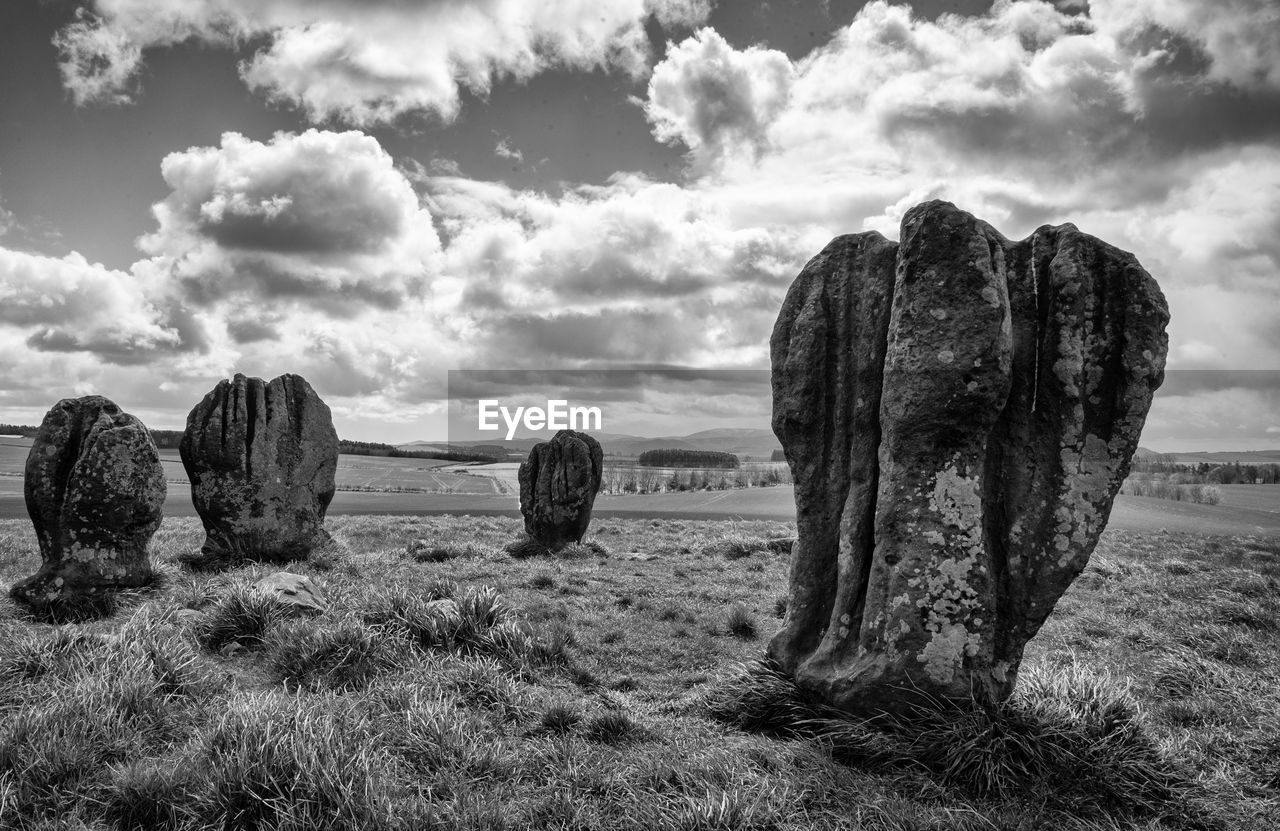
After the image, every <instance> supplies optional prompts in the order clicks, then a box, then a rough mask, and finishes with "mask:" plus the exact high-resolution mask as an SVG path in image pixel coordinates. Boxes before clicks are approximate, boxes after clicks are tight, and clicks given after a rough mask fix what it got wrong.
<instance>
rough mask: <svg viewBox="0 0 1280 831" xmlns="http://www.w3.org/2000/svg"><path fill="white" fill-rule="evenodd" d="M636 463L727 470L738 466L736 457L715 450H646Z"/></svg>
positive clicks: (646, 465) (673, 448)
mask: <svg viewBox="0 0 1280 831" xmlns="http://www.w3.org/2000/svg"><path fill="white" fill-rule="evenodd" d="M636 463H637V464H639V465H641V466H642V467H703V468H727V469H733V468H736V467H737V466H738V457H737V456H735V455H733V454H732V453H721V452H719V451H717V450H681V449H679V448H675V447H671V448H659V449H657V450H646V451H644V452H643V453H641V454H640V457H639V458H638V459H637V460H636Z"/></svg>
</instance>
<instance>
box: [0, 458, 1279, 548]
mask: <svg viewBox="0 0 1280 831" xmlns="http://www.w3.org/2000/svg"><path fill="white" fill-rule="evenodd" d="M29 448H30V441H29V440H26V439H0V519H17V518H24V517H26V515H27V513H26V507H25V504H24V503H23V498H22V468H23V465H24V463H25V462H26V458H27V452H28V450H29ZM161 457H162V461H163V462H164V465H165V474H166V477H167V478H168V480H169V493H168V497H167V499H166V501H165V507H164V510H165V514H166V516H195V508H194V507H193V506H192V504H191V496H190V489H189V487H188V486H187V485H186V484H185V482H186V479H185V473H184V472H183V470H182V464H181V462H180V461H179V459H178V453H177V451H176V450H162V451H161ZM518 468H519V465H518V464H514V463H510V462H504V463H495V464H455V463H452V462H445V461H440V460H435V459H397V458H389V457H378V456H348V455H342V456H339V457H338V473H337V479H338V493H337V494H336V495H335V496H334V499H333V503H332V505H331V506H330V508H329V513H330V514H333V515H362V514H378V515H433V514H470V515H472V516H518V515H519V509H520V503H519V485H518V484H517V482H516V470H517V469H518ZM1219 487H1220V489H1221V491H1222V502H1221V503H1220V504H1218V505H1197V504H1193V503H1187V502H1172V501H1169V500H1163V499H1153V498H1146V497H1134V496H1120V497H1117V499H1116V502H1115V507H1114V509H1113V510H1112V512H1111V520H1110V522H1109V523H1108V527H1109V528H1112V529H1115V530H1131V531H1162V530H1163V531H1171V532H1192V533H1205V534H1256V535H1263V536H1277V535H1280V485H1223V486H1219ZM594 513H595V515H596V516H598V517H628V516H645V517H654V518H659V519H663V518H666V519H683V520H698V519H705V520H714V519H763V520H776V521H782V522H790V521H792V520H794V518H795V502H794V496H793V491H792V487H791V486H790V485H779V486H776V487H767V488H737V489H732V490H723V491H714V490H713V491H702V490H699V491H687V492H676V493H650V494H601V495H600V496H598V497H597V498H596V502H595V512H594Z"/></svg>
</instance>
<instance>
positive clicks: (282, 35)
mask: <svg viewBox="0 0 1280 831" xmlns="http://www.w3.org/2000/svg"><path fill="white" fill-rule="evenodd" d="M91 9H92V11H91V12H87V13H85V14H82V15H81V16H80V18H79V19H78V20H77V21H76V22H74V23H72V24H71V25H69V26H68V27H66V28H65V29H63V30H62V31H61V32H59V34H58V36H57V38H56V44H57V46H58V48H59V50H60V53H61V56H62V60H61V69H62V74H63V79H64V83H65V85H66V87H67V88H68V89H69V90H70V91H71V92H72V94H73V96H74V97H75V99H76V100H77V101H78V102H81V103H84V102H88V101H104V102H121V101H126V100H129V98H130V96H131V84H132V83H133V82H134V80H135V79H136V77H137V74H138V71H139V70H140V68H141V66H142V63H143V60H144V59H145V53H146V51H147V50H149V49H155V48H161V47H165V46H171V45H173V44H175V43H180V42H182V41H185V40H188V39H197V40H201V41H204V42H209V43H216V44H228V43H242V42H245V41H247V40H250V39H266V41H267V43H266V45H265V46H264V47H263V48H262V49H260V50H259V51H257V52H256V53H255V54H254V55H253V56H252V57H250V58H248V59H246V60H245V61H243V62H242V64H241V67H240V74H241V76H242V78H243V79H244V81H245V83H246V84H248V85H249V86H250V87H252V88H254V89H256V90H259V91H261V92H263V93H265V94H266V95H267V96H269V97H271V98H272V99H275V100H280V101H284V102H287V103H290V104H293V105H296V106H298V107H300V108H302V109H303V110H304V111H305V112H306V113H307V114H308V116H309V117H310V118H312V119H313V120H315V121H325V120H328V119H340V120H343V121H345V122H347V123H350V124H355V125H370V124H375V123H379V122H388V121H393V120H395V119H397V118H399V117H401V116H404V115H406V114H410V113H433V114H435V115H438V116H440V117H441V118H444V119H446V120H449V119H452V118H453V117H455V116H456V115H457V113H458V108H459V101H460V90H461V89H462V88H466V89H468V90H470V91H472V92H474V93H476V94H479V95H484V94H486V93H487V92H488V91H489V89H490V88H491V86H492V84H493V82H494V81H495V80H496V79H499V78H514V79H517V80H527V79H529V78H531V77H533V76H534V75H536V74H538V73H539V72H542V71H544V70H546V69H548V68H551V67H565V68H571V69H592V68H599V67H603V68H608V69H614V70H619V71H622V72H625V73H628V74H630V75H632V76H639V75H641V74H643V73H644V72H645V71H646V69H647V62H648V57H649V45H648V39H647V37H646V35H645V31H644V25H645V22H646V21H647V20H649V19H650V18H653V19H656V20H657V21H658V22H660V23H662V24H663V25H666V26H691V25H695V24H696V23H698V22H701V21H702V20H704V19H705V18H706V16H707V14H708V13H709V11H710V0H570V2H527V0H468V2H445V0H429V1H428V2H422V3H415V4H406V3H403V2H401V1H400V0H376V2H363V1H361V2H357V0H327V1H326V2H320V3H315V2H308V1H307V0H286V1H285V2H280V3H270V4H265V3H260V2H257V0H219V2H216V3H200V4H192V3H189V2H185V0H164V1H163V2H159V3H157V2H153V0H93V2H92V6H91Z"/></svg>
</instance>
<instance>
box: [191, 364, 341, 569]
mask: <svg viewBox="0 0 1280 831" xmlns="http://www.w3.org/2000/svg"><path fill="white" fill-rule="evenodd" d="M180 453H181V456H182V464H183V466H184V467H185V468H186V470H187V476H188V477H189V478H190V480H191V499H192V501H193V502H194V503H195V507H196V512H197V513H199V514H200V519H201V521H202V522H203V523H204V529H205V535H206V538H205V542H204V546H203V548H202V549H201V553H202V555H203V556H204V557H206V558H209V559H214V560H217V559H225V558H232V559H237V558H245V559H252V560H268V561H286V560H298V559H305V558H306V557H307V555H308V554H310V552H311V551H312V549H314V548H316V547H319V546H322V545H325V544H327V543H329V542H330V541H331V538H330V537H329V534H328V532H326V531H325V530H324V514H325V510H326V509H327V508H328V507H329V502H330V501H331V500H332V499H333V494H334V489H335V483H334V474H335V472H336V470H337V466H338V434H337V432H336V431H335V430H334V427H333V416H332V415H331V414H330V412H329V408H328V406H326V405H325V403H324V402H323V401H321V400H320V397H319V396H318V395H316V393H315V390H313V389H312V388H311V385H310V384H308V383H307V381H306V379H304V378H303V377H302V376H300V375H281V376H280V377H278V378H275V379H272V381H271V382H270V383H266V382H264V381H263V380H262V379H261V378H246V377H245V376H244V375H240V374H237V375H236V376H235V378H234V379H232V380H231V381H227V380H225V379H224V380H222V381H219V382H218V386H216V387H215V388H214V389H213V391H212V392H210V393H209V394H208V395H206V396H205V397H204V400H202V401H201V402H200V403H199V404H197V405H196V406H195V408H194V409H193V410H192V411H191V413H190V415H188V416H187V429H186V432H185V433H184V434H183V436H182V444H181V447H180Z"/></svg>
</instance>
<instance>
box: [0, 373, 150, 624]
mask: <svg viewBox="0 0 1280 831" xmlns="http://www.w3.org/2000/svg"><path fill="white" fill-rule="evenodd" d="M24 491H25V495H26V502H27V512H28V513H29V514H30V515H31V522H32V524H33V525H34V526H35V531H36V538H37V539H38V540H39V543H40V556H41V558H42V559H43V563H42V565H41V567H40V570H39V571H38V572H36V573H35V574H34V575H32V576H31V577H28V578H26V579H25V580H21V581H19V582H18V583H16V584H14V586H13V588H12V590H11V592H10V594H11V595H12V596H13V597H14V598H16V599H18V600H21V601H24V602H26V603H30V604H32V605H34V606H38V607H53V608H57V607H60V606H64V607H70V606H72V605H77V604H78V605H83V606H86V607H91V606H94V605H96V604H98V603H99V602H101V601H102V600H104V599H105V597H106V596H107V595H108V594H109V593H110V592H112V591H113V590H115V589H121V588H130V587H137V586H143V585H146V584H148V583H150V582H151V578H152V572H151V563H150V561H149V560H148V559H147V543H148V542H149V541H150V540H151V536H152V535H153V534H155V532H156V529H157V528H158V527H160V519H161V515H162V512H161V509H162V506H163V505H164V497H165V484H164V470H163V468H162V467H161V465H160V454H159V452H158V451H157V450H156V445H155V442H154V441H153V440H152V438H151V433H149V432H148V431H147V428H146V427H145V426H143V424H142V422H140V421H138V419H136V418H134V417H133V416H131V415H129V414H128V413H125V412H122V411H121V410H120V408H119V407H117V406H116V405H115V404H114V403H113V402H112V401H110V400H109V399H106V398H103V397H102V396H99V395H89V396H84V397H83V398H66V399H63V400H62V401H59V402H58V403H57V404H56V405H54V407H53V408H52V409H50V410H49V412H48V413H47V414H46V415H45V417H44V421H43V422H42V423H41V424H40V430H39V432H37V433H36V437H35V441H34V442H33V443H32V445H31V452H30V453H29V454H28V456H27V465H26V472H25V479H24Z"/></svg>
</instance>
